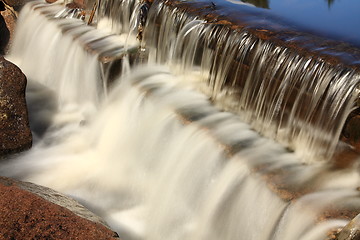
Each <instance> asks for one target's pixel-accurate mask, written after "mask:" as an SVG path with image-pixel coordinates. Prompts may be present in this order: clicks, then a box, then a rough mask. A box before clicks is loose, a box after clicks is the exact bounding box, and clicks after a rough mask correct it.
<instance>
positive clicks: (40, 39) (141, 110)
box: [0, 4, 360, 240]
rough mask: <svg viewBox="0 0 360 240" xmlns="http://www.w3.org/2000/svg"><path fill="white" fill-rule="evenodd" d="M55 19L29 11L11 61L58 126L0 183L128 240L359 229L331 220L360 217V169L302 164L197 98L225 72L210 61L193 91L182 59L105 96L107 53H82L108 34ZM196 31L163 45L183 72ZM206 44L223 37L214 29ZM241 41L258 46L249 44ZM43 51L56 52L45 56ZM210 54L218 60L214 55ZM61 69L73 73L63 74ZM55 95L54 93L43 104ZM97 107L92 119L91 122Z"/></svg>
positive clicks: (290, 235) (132, 76)
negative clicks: (68, 205) (78, 206)
mask: <svg viewBox="0 0 360 240" xmlns="http://www.w3.org/2000/svg"><path fill="white" fill-rule="evenodd" d="M36 6H37V7H38V8H37V7H36ZM36 8H37V9H36ZM52 8H54V11H53V10H52ZM55 8H58V7H55V6H51V7H49V6H46V7H43V8H39V5H36V4H34V5H26V6H25V8H24V10H23V11H22V13H21V17H20V18H19V22H18V25H19V26H20V27H19V29H18V32H17V36H16V40H15V43H14V49H13V51H12V54H11V56H9V57H10V58H11V59H12V60H13V61H14V62H16V63H17V64H18V65H19V66H20V67H21V68H22V69H23V70H24V72H25V73H26V74H27V76H28V78H29V85H30V88H29V89H28V91H32V92H28V98H29V99H28V102H32V103H34V104H36V103H37V102H36V100H37V99H40V100H38V101H39V102H49V100H50V98H52V97H54V96H56V99H55V100H52V101H55V102H56V103H58V106H57V107H56V108H55V109H51V111H49V112H52V114H53V115H54V116H52V117H49V116H45V117H46V118H48V119H49V120H48V124H49V127H48V129H46V130H44V132H43V133H42V135H41V136H39V139H38V141H37V143H36V144H35V146H34V147H33V149H31V150H30V151H28V152H26V153H24V154H22V155H21V156H16V158H13V159H9V161H8V162H6V163H2V164H1V168H0V173H1V175H7V176H12V177H17V178H20V179H22V180H26V181H31V182H34V183H37V184H42V185H45V186H48V187H51V188H54V189H56V190H58V191H61V192H63V193H66V194H68V195H71V196H73V197H75V198H76V199H78V200H79V201H80V202H82V203H83V204H84V205H85V206H87V207H88V208H90V209H91V210H93V211H94V212H96V213H98V214H99V215H100V216H102V217H104V219H105V220H106V221H107V222H108V223H109V224H110V226H111V227H112V228H113V229H114V230H116V231H117V232H118V233H119V235H120V236H121V238H122V239H124V240H126V239H129V240H136V239H146V240H160V239H166V240H177V239H189V240H199V239H214V240H215V239H228V240H232V239H246V240H295V239H304V240H318V239H319V240H320V239H325V238H326V237H327V235H328V233H329V231H332V230H334V229H338V228H342V227H343V226H345V225H346V223H347V222H348V221H349V219H344V218H342V217H340V216H336V215H334V216H328V214H327V213H328V212H329V211H331V210H332V209H337V207H342V208H345V209H351V210H354V211H356V210H359V209H360V206H359V193H358V191H356V190H355V189H356V187H357V185H358V183H359V180H360V179H359V175H358V173H357V171H356V169H355V168H352V169H339V170H334V169H331V168H329V166H328V165H327V164H326V163H322V162H320V163H316V164H309V165H304V164H301V162H300V159H299V158H298V157H297V156H295V155H294V154H292V153H289V152H288V151H286V149H285V148H284V147H282V146H281V145H279V144H278V143H276V142H274V141H272V140H270V139H266V138H263V137H261V136H259V134H258V133H256V132H255V131H254V130H252V129H251V127H250V126H249V125H248V124H246V123H244V122H242V121H241V120H240V119H246V118H247V117H248V114H249V113H247V111H241V112H240V113H239V116H237V115H234V114H232V113H228V112H222V111H219V110H218V109H217V108H215V107H214V106H213V105H212V104H211V102H210V101H209V99H208V96H206V95H204V94H202V93H199V92H198V91H197V86H196V84H195V86H196V87H194V82H195V83H198V82H200V83H201V81H202V76H208V77H209V74H208V73H206V71H205V70H204V69H208V70H209V71H210V72H211V71H215V70H212V68H213V66H212V65H207V64H209V62H204V61H201V65H202V66H207V67H204V68H201V70H200V74H197V73H195V74H192V73H191V74H189V75H191V80H190V81H186V83H184V78H185V77H184V75H182V74H174V73H171V72H170V70H169V68H172V66H174V64H178V63H175V62H176V61H177V60H176V59H178V58H173V59H172V60H171V61H172V62H171V61H170V60H168V57H171V58H172V57H173V56H166V54H165V53H150V55H152V56H153V57H154V58H155V59H156V58H158V61H160V62H162V63H164V64H166V65H160V66H159V65H155V66H154V65H151V64H149V66H144V65H140V66H138V67H134V68H133V69H132V70H131V72H130V73H129V74H125V75H124V76H122V77H121V78H120V79H118V81H117V82H116V83H114V85H113V87H112V88H111V89H110V90H109V93H108V95H107V97H106V95H105V94H103V92H104V88H103V86H104V84H103V82H104V79H103V75H101V74H100V72H101V68H100V67H99V65H98V61H97V59H98V56H99V55H98V53H97V52H88V51H84V50H83V48H81V47H79V42H82V41H85V42H86V43H89V42H91V41H92V40H94V38H95V39H98V35H97V32H100V30H94V29H92V30H89V27H87V26H85V25H84V24H81V23H80V22H79V21H78V20H76V19H66V20H63V19H62V20H60V19H56V20H54V19H52V18H47V17H44V13H46V14H49V12H51V13H55V12H56V11H58V10H57V9H55ZM150 16H151V15H150ZM176 19H179V18H176ZM180 19H181V17H180ZM192 20H194V19H191V20H189V21H188V23H187V24H185V23H183V24H182V26H178V28H179V29H178V30H179V32H183V33H184V37H183V38H182V39H180V37H179V36H177V35H176V34H174V33H171V34H170V35H169V36H172V37H174V38H176V39H177V40H176V39H174V40H176V41H175V42H171V41H170V42H168V41H164V42H162V43H161V42H157V44H158V46H164V48H167V49H168V50H169V49H172V50H173V52H174V56H177V55H179V54H181V53H182V52H183V53H182V54H184V55H186V54H189V55H188V57H189V58H190V59H194V60H193V62H192V63H191V64H188V65H186V64H183V65H182V64H180V65H181V67H182V69H183V70H182V71H184V69H187V68H190V67H192V66H195V67H194V68H196V64H197V63H199V62H197V60H196V57H193V56H191V54H192V53H185V51H181V50H180V49H181V48H184V46H185V45H184V44H185V43H184V42H182V41H185V39H187V36H191V34H192V33H193V31H194V30H195V29H199V28H200V29H203V28H204V27H206V26H205V25H204V24H203V23H202V21H199V20H195V21H192ZM180 22H182V20H181V21H180ZM169 24H172V25H173V26H174V24H173V23H169ZM73 25H76V26H78V25H79V26H78V27H73ZM80 25H81V26H80ZM21 26H24V27H23V28H21ZM25 26H26V27H25ZM59 26H60V27H59ZM63 26H71V27H70V30H65V28H63ZM27 29H33V30H32V31H31V32H32V33H31V32H30V31H27ZM34 29H36V30H34ZM164 31H169V30H166V29H165V28H164ZM213 31H215V32H217V31H220V32H222V31H225V30H220V29H216V28H214V29H213ZM80 32H81V33H83V34H80ZM90 32H91V34H87V33H90ZM92 33H94V35H93V34H92ZM145 34H146V33H145ZM147 34H149V33H147ZM200 34H202V35H204V36H205V35H206V34H210V36H208V37H209V38H211V37H215V36H217V35H216V34H215V33H214V32H211V31H210V32H208V31H207V30H206V31H205V30H204V29H203V30H201V31H200ZM212 34H215V35H212ZM77 36H78V37H77ZM100 36H101V38H102V37H104V35H100ZM164 36H165V35H164ZM35 39H37V40H36V41H35ZM79 39H82V40H81V41H80V40H79ZM148 39H149V38H148ZM148 39H146V38H145V40H146V44H150V43H149V41H150V40H148ZM201 39H205V37H201ZM246 39H247V40H246ZM25 40H26V41H25ZM162 41H163V40H162ZM239 41H249V42H252V41H253V39H252V38H251V36H248V35H246V34H245V33H244V36H243V38H241V39H239ZM163 43H168V45H166V46H165V45H162V44H163ZM85 45H86V44H85ZM115 45H116V44H115ZM150 45H152V44H150ZM250 45H251V46H253V45H254V44H250ZM44 46H48V50H47V51H39V49H44ZM199 46H200V44H199ZM57 49H58V50H59V51H58V52H54V51H56V50H57ZM65 49H66V54H62V53H63V52H64V51H65ZM100 49H102V48H100ZM184 49H185V48H184ZM194 49H196V48H194ZM194 49H193V50H194ZM106 50H107V48H106ZM157 51H160V50H159V49H158V50H157ZM20 53H21V55H20ZM36 54H39V55H38V57H36V59H37V60H38V61H37V62H36V65H35V66H36V67H34V63H33V61H31V60H32V59H34V57H35V56H36ZM201 54H202V55H203V56H205V55H206V56H211V57H209V58H208V59H211V58H212V57H214V55H212V54H210V53H209V52H207V51H203V52H201ZM279 54H280V53H279ZM282 54H284V53H282ZM149 58H150V59H151V56H149ZM259 58H260V56H259ZM294 58H295V57H294ZM53 59H62V60H61V61H60V60H58V61H56V62H55V60H53ZM284 61H285V60H284ZM149 62H150V60H149ZM215 62H222V60H220V59H218V60H216V61H215ZM55 63H56V64H55ZM90 63H93V65H90ZM59 64H60V65H68V67H64V68H62V69H61V71H55V70H57V69H58V68H59V67H58V65H59ZM279 64H280V63H279ZM308 64H310V63H308ZM74 65H76V67H74ZM280 65H281V64H280ZM51 67H52V68H51ZM223 67H224V68H225V69H226V68H227V67H226V64H225V65H224V66H223ZM319 67H320V66H319ZM180 69H181V68H180ZM197 70H198V69H197ZM201 71H203V72H201ZM219 71H220V70H219ZM254 71H255V70H254ZM218 74H219V75H212V74H210V75H211V77H210V80H209V81H211V82H213V84H214V85H216V84H218V83H217V81H218V80H216V79H217V78H220V75H221V76H223V75H224V74H225V75H226V74H227V73H226V70H223V73H221V74H220V72H218ZM254 74H255V73H254ZM289 74H290V73H289ZM189 75H187V76H186V78H189ZM342 76H343V75H342ZM213 78H214V79H213ZM215 78H216V79H215ZM199 79H200V80H199ZM82 81H83V82H82ZM189 82H191V84H189ZM264 84H265V83H264ZM200 85H201V84H200ZM85 87H86V88H89V89H85ZM47 91H50V92H51V94H44V92H47ZM219 94H220V93H219ZM249 94H252V93H249ZM216 97H217V96H216ZM259 101H265V100H264V99H262V100H259ZM89 105H90V106H91V107H90V109H91V110H90V111H89V110H88V111H84V109H89ZM30 108H31V107H30ZM70 108H71V111H70V110H69V109H70ZM42 110H44V109H42ZM259 111H260V110H259ZM89 112H90V113H91V114H86V113H89ZM70 113H71V114H70ZM44 115H46V114H44ZM40 116H41V115H40ZM324 216H327V217H324Z"/></svg>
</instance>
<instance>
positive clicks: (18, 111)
mask: <svg viewBox="0 0 360 240" xmlns="http://www.w3.org/2000/svg"><path fill="white" fill-rule="evenodd" d="M26 83H27V80H26V77H25V75H24V74H23V73H22V71H21V70H20V69H19V68H18V67H17V66H16V65H14V64H13V63H11V62H9V61H7V60H6V59H5V58H4V57H2V56H0V139H1V141H0V156H2V155H6V154H10V153H15V152H20V151H23V150H26V149H28V148H30V147H31V144H32V135H31V130H30V126H29V120H28V111H27V107H26V100H25V88H26Z"/></svg>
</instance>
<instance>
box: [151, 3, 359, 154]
mask: <svg viewBox="0 0 360 240" xmlns="http://www.w3.org/2000/svg"><path fill="white" fill-rule="evenodd" d="M160 3H162V4H163V5H164V6H166V8H167V9H169V10H168V11H169V12H173V13H177V14H178V16H181V15H186V16H189V19H200V20H203V21H204V25H209V26H213V29H215V28H216V26H217V28H218V29H227V30H226V31H227V32H229V35H231V34H232V35H234V36H236V34H238V35H241V34H243V33H244V32H246V33H247V34H248V35H249V36H252V37H253V38H254V39H258V42H261V44H263V43H264V45H265V44H269V45H273V46H276V47H280V48H281V49H286V51H288V52H289V53H291V54H292V55H293V56H296V57H294V59H296V58H297V57H298V58H302V59H305V60H309V61H310V60H311V61H312V62H311V64H312V67H313V68H315V67H318V66H319V65H321V66H322V65H325V66H327V68H329V69H334V72H335V71H336V72H337V73H339V74H344V75H347V74H349V73H351V74H352V75H353V76H354V77H353V79H354V81H356V79H358V80H359V79H360V49H359V48H357V47H354V46H351V45H350V44H348V43H345V42H339V41H334V40H328V39H324V38H322V37H319V36H315V35H312V34H309V33H305V32H301V31H299V30H297V29H295V28H292V27H290V26H289V25H287V24H286V23H285V22H283V21H282V20H281V19H279V18H277V17H276V16H274V15H271V14H268V13H265V12H264V11H261V10H258V9H256V8H252V7H248V6H244V5H238V4H232V3H230V2H227V1H222V0H217V1H208V0H199V1H197V0H194V1H176V0H167V1H161V0H159V1H155V2H154V3H153V4H155V5H158V4H160ZM159 21H160V20H159ZM152 27H153V28H154V27H155V28H161V26H160V22H156V24H154V25H152ZM145 31H146V30H145ZM214 31H215V30H214ZM219 31H220V30H219ZM224 32H225V30H224ZM145 35H146V33H145ZM145 38H146V37H145ZM201 41H202V40H201ZM216 41H217V40H214V42H215V43H214V44H213V45H211V44H210V45H209V46H206V47H208V48H210V49H211V50H213V51H216V49H219V48H221V49H222V50H224V48H223V46H222V45H221V46H217V45H216V44H217V43H216ZM145 42H146V44H147V43H148V42H147V41H146V40H145ZM146 44H145V45H146ZM151 44H153V43H150V44H149V45H151ZM154 44H155V45H156V44H159V43H156V41H155V43H154ZM162 44H166V43H162ZM153 47H156V46H153ZM201 47H203V46H200V47H199V48H201ZM222 50H219V51H218V52H217V53H216V54H217V55H216V56H215V58H217V59H222V60H223V59H224V58H225V59H226V57H227V56H222V54H223V53H222V52H221V51H222ZM200 51H201V50H200ZM223 55H226V53H225V50H224V54H223ZM249 59H251V58H248V59H246V58H245V60H249ZM195 61H196V59H195ZM219 61H220V60H219ZM239 62H240V61H239V60H237V59H234V62H233V63H231V64H230V70H229V73H228V76H227V77H228V79H225V80H224V82H223V83H222V84H223V85H221V86H216V85H214V83H213V82H211V80H209V82H210V88H218V89H221V90H223V89H225V90H224V92H225V93H226V92H230V93H229V94H227V96H225V97H224V98H223V99H217V96H215V97H214V98H213V99H212V100H213V101H214V102H215V103H216V104H217V105H219V106H222V108H223V109H225V110H228V111H232V112H235V113H236V112H237V111H238V108H239V106H237V105H236V104H233V103H234V101H235V100H236V99H238V98H240V97H239V95H240V93H241V92H242V88H243V87H244V82H245V81H244V79H243V80H241V79H239V78H241V77H244V76H245V77H246V74H247V72H249V68H250V70H251V67H250V65H249V64H248V63H247V62H246V61H244V62H241V63H240V64H239ZM212 67H213V66H211V68H212ZM239 71H240V72H242V73H239ZM216 74H217V73H216ZM241 74H242V75H241ZM277 77H283V76H277ZM298 77H300V75H299V76H298ZM313 77H315V75H314V76H313ZM328 77H330V75H329V76H328ZM337 77H339V76H337ZM214 78H216V76H215V77H214ZM281 81H282V79H278V81H277V85H280V83H281ZM273 82H275V81H273ZM211 84H213V85H211ZM215 84H216V83H215ZM274 89H275V88H274ZM211 91H213V90H210V93H207V94H208V95H210V96H214V95H216V94H217V92H216V90H215V91H213V92H211ZM289 91H291V96H290V98H289V99H288V102H286V103H285V104H284V105H285V107H284V109H285V110H284V112H285V114H284V115H283V116H282V119H287V117H288V115H289V113H291V111H292V106H293V105H294V101H295V100H296V98H295V97H294V95H296V94H297V93H299V91H300V90H299V86H295V87H294V89H292V90H289ZM309 94H311V93H307V92H303V93H302V95H303V96H304V99H303V101H304V102H306V103H301V104H298V103H297V104H298V105H302V107H301V109H299V110H296V111H297V113H296V114H297V117H299V119H301V120H304V119H309V118H310V119H311V121H313V120H314V122H316V121H318V122H319V120H318V119H317V118H318V115H319V114H312V115H311V116H310V117H309V115H306V111H307V109H306V108H307V107H308V104H307V102H309V100H308V97H307V96H306V95H309ZM321 101H322V100H320V102H321ZM228 103H230V104H229V105H226V104H228ZM295 103H296V102H295ZM231 104H233V105H231ZM322 105H323V106H324V107H326V106H325V104H324V102H322V103H319V104H318V106H322ZM319 108H320V107H319ZM354 108H358V106H354ZM334 109H336V108H334V107H331V109H330V110H334ZM316 110H317V109H316ZM351 116H353V114H352V115H351ZM322 121H323V122H324V123H325V122H326V121H327V119H323V120H322ZM284 122H285V124H287V123H286V121H284ZM355 122H356V121H346V123H347V124H349V125H348V126H346V127H344V129H356V128H357V126H356V125H352V124H354V123H355ZM311 124H313V123H311ZM317 124H318V127H322V126H321V124H319V123H317ZM343 124H344V123H343V122H339V123H338V124H337V125H338V126H340V127H341V126H343ZM301 125H302V124H299V126H298V127H297V129H294V131H302V130H301ZM324 126H325V125H324ZM305 131H307V130H305ZM344 133H345V132H344ZM344 133H343V134H342V135H341V136H340V134H339V133H338V134H336V135H337V136H336V137H334V138H336V139H341V140H342V141H344V142H345V143H347V144H349V145H350V147H349V148H348V149H347V150H345V152H348V151H350V152H351V153H350V155H354V154H353V153H352V152H353V151H354V150H355V151H356V152H358V153H359V152H360V149H359V148H358V144H354V142H356V141H357V140H355V139H354V138H352V137H350V138H349V137H346V136H345V135H346V134H344ZM310 134H311V133H310ZM265 135H266V134H265ZM266 136H267V135H266ZM351 136H353V135H351ZM280 138H281V137H280ZM277 140H279V139H277ZM321 141H323V140H321ZM324 141H327V140H324ZM338 145H339V146H338V148H339V149H342V148H343V147H342V145H343V144H338ZM289 147H291V148H292V147H293V146H291V145H290V146H289ZM341 151H343V150H341ZM330 152H332V151H330ZM346 154H347V153H346Z"/></svg>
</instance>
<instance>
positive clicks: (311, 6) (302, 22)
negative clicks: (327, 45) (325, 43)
mask: <svg viewBox="0 0 360 240" xmlns="http://www.w3.org/2000/svg"><path fill="white" fill-rule="evenodd" d="M242 1H243V2H247V3H250V4H253V5H255V6H257V7H261V8H266V9H270V11H271V12H272V13H274V14H276V15H278V16H280V17H282V18H284V19H285V20H286V21H288V22H289V23H290V24H292V25H296V26H297V27H298V28H300V29H305V30H308V31H310V32H311V33H314V34H317V35H321V36H324V37H327V38H331V39H335V40H341V41H346V42H349V43H351V44H353V45H355V46H357V47H360V31H359V25H360V1H359V0H242Z"/></svg>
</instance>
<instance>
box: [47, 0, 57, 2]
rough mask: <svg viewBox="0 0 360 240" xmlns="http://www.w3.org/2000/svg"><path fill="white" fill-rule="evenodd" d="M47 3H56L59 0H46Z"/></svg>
mask: <svg viewBox="0 0 360 240" xmlns="http://www.w3.org/2000/svg"><path fill="white" fill-rule="evenodd" d="M45 1H46V2H47V3H54V2H56V1H57V0H45Z"/></svg>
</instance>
